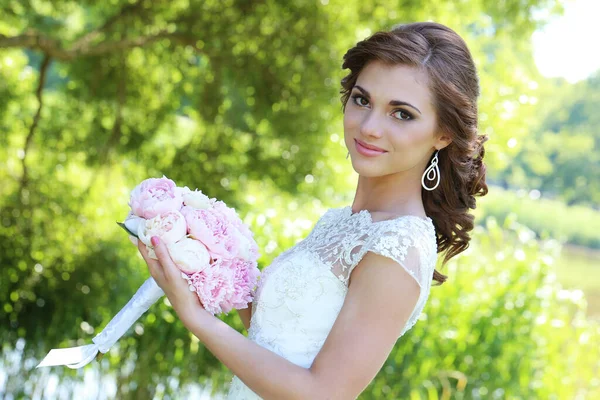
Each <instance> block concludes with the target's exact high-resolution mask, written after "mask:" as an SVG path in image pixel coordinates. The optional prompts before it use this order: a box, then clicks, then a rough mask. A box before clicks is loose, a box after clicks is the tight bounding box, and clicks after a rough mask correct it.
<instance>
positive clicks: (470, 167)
mask: <svg viewBox="0 0 600 400" xmlns="http://www.w3.org/2000/svg"><path fill="white" fill-rule="evenodd" d="M373 60H378V61H382V62H384V63H386V64H387V65H398V64H402V65H408V66H413V67H417V68H422V69H423V70H424V71H425V73H426V74H427V75H428V77H429V89H430V90H431V93H432V94H433V103H434V104H433V105H434V107H435V109H436V111H437V114H438V131H439V132H443V133H444V134H446V135H448V136H450V137H451V138H452V142H451V143H450V144H449V145H448V146H446V147H445V148H444V149H442V150H440V151H439V154H438V160H439V163H438V168H439V170H440V176H441V177H440V184H439V186H438V187H437V188H436V189H435V190H433V191H427V190H425V189H422V191H421V196H422V199H423V205H424V207H425V211H426V213H427V215H428V216H429V217H430V218H431V219H432V220H433V224H434V226H435V230H436V236H437V247H438V253H441V252H443V251H446V250H447V252H446V254H445V257H444V260H443V263H442V265H445V264H446V263H447V262H448V260H450V259H451V258H452V257H454V256H456V255H457V254H459V253H461V252H463V251H465V250H466V249H467V247H469V241H470V240H471V237H470V236H469V232H470V231H471V230H472V229H473V221H474V216H473V215H471V214H469V213H468V211H469V209H475V208H476V204H475V196H485V195H486V194H487V192H488V187H487V185H486V183H485V171H486V167H485V164H484V163H483V156H484V154H485V149H484V147H483V143H484V142H486V141H487V140H488V136H487V135H478V132H477V98H478V97H479V78H478V77H477V71H476V69H475V65H474V62H473V58H472V57H471V53H470V51H469V49H468V48H467V45H466V44H465V42H464V41H463V39H462V38H461V37H460V36H459V35H458V34H457V33H456V32H454V31H453V30H452V29H450V28H448V27H446V26H444V25H441V24H438V23H434V22H418V23H412V24H405V25H397V26H395V27H393V28H392V29H391V30H390V31H381V32H376V33H375V34H373V35H371V36H370V37H368V38H367V39H365V40H363V41H361V42H358V43H357V44H356V46H354V47H353V48H351V49H350V50H348V51H347V52H346V54H345V55H344V61H343V64H342V69H346V68H349V69H350V73H349V74H348V75H346V76H345V77H344V78H343V79H342V82H341V84H342V90H341V91H340V93H341V94H342V109H343V111H344V112H345V110H346V103H347V102H348V98H349V96H350V92H351V91H352V88H353V87H354V85H355V84H356V80H357V79H358V75H359V74H360V72H361V71H362V69H363V68H364V67H365V65H367V63H368V62H370V61H373ZM430 161H431V160H430ZM447 278H448V277H447V276H446V275H443V274H441V273H439V272H438V271H437V270H435V271H434V273H433V279H434V280H435V281H437V282H439V283H438V285H441V284H442V283H444V282H445V281H446V279H447Z"/></svg>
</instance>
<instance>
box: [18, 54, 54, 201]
mask: <svg viewBox="0 0 600 400" xmlns="http://www.w3.org/2000/svg"><path fill="white" fill-rule="evenodd" d="M51 60H52V58H51V57H50V56H49V55H47V54H46V55H45V56H44V59H43V60H42V65H41V66H40V79H39V83H38V87H37V90H36V97H37V100H38V104H39V105H38V109H37V112H36V113H35V116H34V117H33V122H32V123H31V126H30V127H29V133H28V134H27V138H26V139H25V146H24V147H23V161H22V164H23V175H22V177H21V188H20V189H19V192H20V193H21V196H22V195H23V190H24V189H25V188H26V187H27V184H28V183H29V174H28V170H27V153H28V151H29V147H30V146H31V142H32V141H33V135H34V134H35V129H36V128H37V126H38V123H39V122H40V116H41V114H42V107H43V106H44V103H43V99H42V91H43V90H44V85H45V83H46V76H47V74H48V67H49V66H50V61H51Z"/></svg>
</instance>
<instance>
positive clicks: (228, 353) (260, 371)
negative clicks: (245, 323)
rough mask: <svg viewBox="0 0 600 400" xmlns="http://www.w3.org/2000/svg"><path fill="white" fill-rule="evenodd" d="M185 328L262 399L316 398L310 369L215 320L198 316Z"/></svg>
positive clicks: (191, 319) (204, 315)
mask: <svg viewBox="0 0 600 400" xmlns="http://www.w3.org/2000/svg"><path fill="white" fill-rule="evenodd" d="M198 314H200V315H197V318H196V317H194V318H189V319H188V321H189V322H188V323H186V322H185V321H184V324H185V325H186V327H187V328H188V329H189V330H190V331H191V332H192V333H193V334H194V335H196V336H197V337H198V339H200V341H201V342H202V343H204V345H205V346H206V348H208V349H209V350H210V351H211V352H212V353H213V354H214V356H215V357H217V358H218V359H219V360H220V361H221V362H222V363H223V364H225V366H227V367H228V368H229V369H230V370H231V371H232V372H233V373H234V374H235V375H236V376H237V377H238V378H240V379H241V380H242V382H244V383H245V384H246V386H248V387H249V388H250V389H252V390H253V391H254V392H255V393H257V394H258V395H259V396H261V397H262V398H263V399H310V398H315V396H314V395H313V390H314V388H316V387H317V386H316V384H315V381H316V380H315V378H314V376H313V374H312V373H311V371H310V370H308V369H306V368H302V367H300V366H298V365H296V364H294V363H292V362H290V361H288V360H286V359H285V358H283V357H281V356H279V355H277V354H275V353H274V352H272V351H270V350H267V349H265V348H263V347H261V346H259V345H258V344H256V343H254V342H253V341H251V340H250V339H248V338H247V337H245V336H244V335H242V334H241V333H239V332H238V331H236V330H235V329H233V328H231V327H230V326H229V325H227V324H226V323H224V322H223V321H221V320H220V319H218V318H216V317H212V316H211V315H209V314H207V313H204V314H201V313H198Z"/></svg>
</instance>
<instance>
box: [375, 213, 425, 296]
mask: <svg viewBox="0 0 600 400" xmlns="http://www.w3.org/2000/svg"><path fill="white" fill-rule="evenodd" d="M390 222H392V223H389V224H383V225H381V226H378V227H377V229H375V231H374V232H372V233H371V235H369V239H368V242H367V243H366V246H365V248H364V250H365V251H364V253H366V252H368V251H371V252H373V253H376V254H380V255H382V256H385V257H389V258H391V259H393V260H394V261H396V262H397V263H398V264H400V265H401V266H402V268H404V269H405V270H406V272H408V273H409V274H410V276H412V277H413V278H414V279H415V281H416V282H417V284H418V285H419V287H421V288H426V287H428V285H427V282H428V280H429V281H431V277H430V276H429V268H428V267H427V262H426V261H427V248H426V240H427V235H426V234H425V232H424V231H423V230H422V228H421V222H420V221H416V220H414V219H412V218H407V219H401V220H399V221H390ZM422 292H423V290H422Z"/></svg>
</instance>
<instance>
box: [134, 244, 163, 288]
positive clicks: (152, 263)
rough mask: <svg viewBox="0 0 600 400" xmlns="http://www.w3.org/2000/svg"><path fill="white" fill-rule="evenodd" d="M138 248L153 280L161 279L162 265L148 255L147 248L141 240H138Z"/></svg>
mask: <svg viewBox="0 0 600 400" xmlns="http://www.w3.org/2000/svg"><path fill="white" fill-rule="evenodd" d="M138 250H139V251H140V254H141V255H142V258H143V259H144V261H146V264H147V265H148V270H149V271H150V275H152V277H153V278H154V279H155V280H158V279H161V278H162V276H163V275H164V273H163V268H162V265H161V264H160V262H159V261H158V260H155V259H153V258H151V257H150V255H149V254H148V248H147V247H146V245H145V244H144V243H143V242H142V241H141V240H140V241H138Z"/></svg>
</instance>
